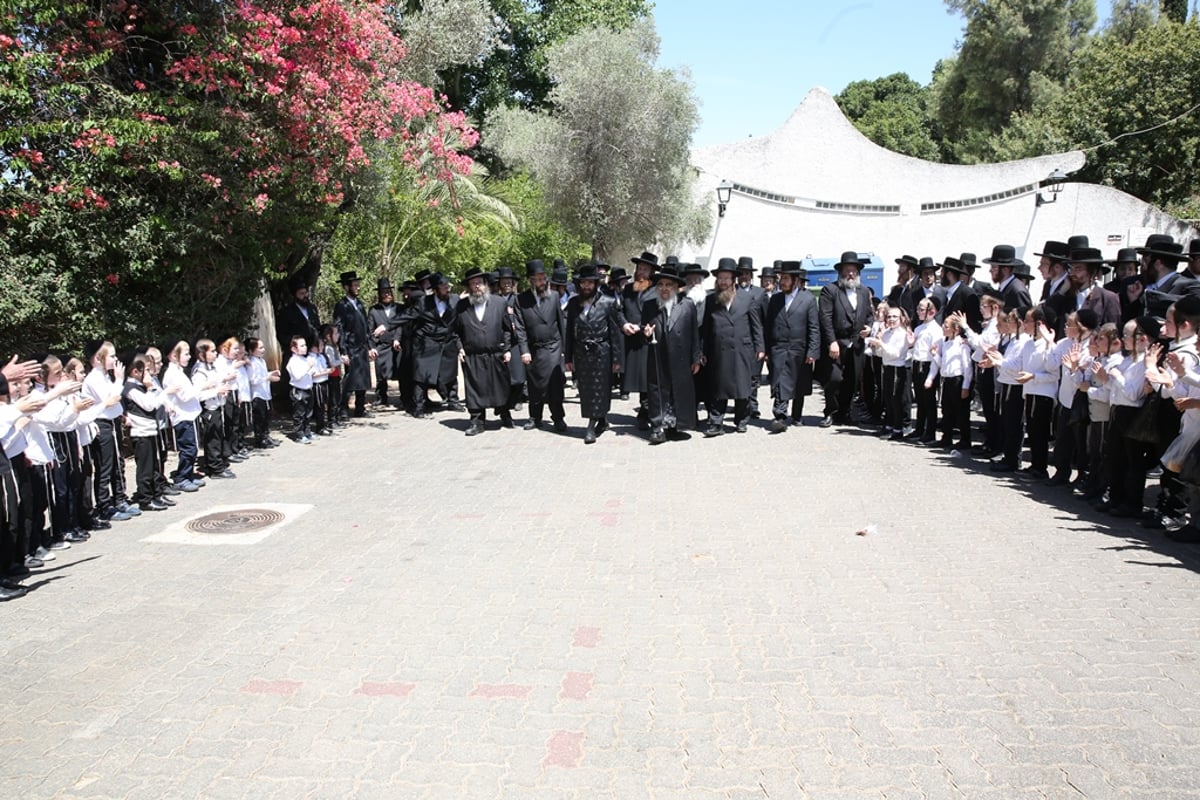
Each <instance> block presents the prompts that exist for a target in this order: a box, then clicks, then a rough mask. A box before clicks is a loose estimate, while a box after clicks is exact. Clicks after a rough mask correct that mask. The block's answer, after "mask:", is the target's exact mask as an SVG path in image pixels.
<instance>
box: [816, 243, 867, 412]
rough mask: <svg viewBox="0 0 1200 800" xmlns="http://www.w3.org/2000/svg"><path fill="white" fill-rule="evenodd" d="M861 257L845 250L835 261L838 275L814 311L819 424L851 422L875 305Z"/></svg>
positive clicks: (823, 289)
mask: <svg viewBox="0 0 1200 800" xmlns="http://www.w3.org/2000/svg"><path fill="white" fill-rule="evenodd" d="M862 266H863V261H862V260H861V259H860V258H859V257H858V253H856V252H854V251H853V250H847V251H846V252H844V253H842V258H841V260H840V261H838V263H837V264H835V265H834V268H835V269H836V270H837V273H838V279H837V281H836V282H835V283H828V284H826V285H825V286H824V287H822V288H821V299H820V302H819V303H818V304H817V313H818V316H819V317H820V320H821V363H820V364H819V366H818V372H819V373H820V374H821V375H822V376H823V377H824V379H825V415H824V418H823V419H822V420H821V427H822V428H828V427H829V426H830V425H833V424H834V423H835V422H836V423H838V424H839V425H846V424H849V423H850V404H851V402H852V401H853V400H854V394H855V392H857V391H858V382H859V380H860V378H861V376H862V368H863V355H864V352H865V345H864V341H863V340H864V337H865V336H867V335H869V333H870V328H871V320H872V319H873V318H874V315H875V309H874V307H873V306H872V305H871V293H870V291H868V290H867V287H865V286H863V285H862V282H861V281H860V280H859V275H860V274H861V272H862Z"/></svg>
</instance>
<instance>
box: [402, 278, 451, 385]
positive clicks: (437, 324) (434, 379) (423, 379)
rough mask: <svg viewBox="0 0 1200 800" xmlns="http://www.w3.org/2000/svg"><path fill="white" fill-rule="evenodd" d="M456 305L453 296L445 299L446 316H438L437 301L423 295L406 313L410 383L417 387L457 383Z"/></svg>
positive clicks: (434, 298)
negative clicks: (410, 348) (410, 347)
mask: <svg viewBox="0 0 1200 800" xmlns="http://www.w3.org/2000/svg"><path fill="white" fill-rule="evenodd" d="M456 304H457V301H456V300H455V298H454V297H448V298H446V313H445V314H438V310H437V298H436V297H434V296H433V295H426V296H424V297H422V298H420V299H419V300H417V301H416V303H415V304H414V305H413V307H412V308H411V309H409V310H408V311H407V312H406V316H407V317H408V318H409V319H411V324H412V342H413V358H412V361H413V382H414V383H416V384H418V385H420V386H446V385H447V384H450V383H455V382H457V381H458V337H457V336H456V335H455V333H454V318H455V316H456V314H455V306H456Z"/></svg>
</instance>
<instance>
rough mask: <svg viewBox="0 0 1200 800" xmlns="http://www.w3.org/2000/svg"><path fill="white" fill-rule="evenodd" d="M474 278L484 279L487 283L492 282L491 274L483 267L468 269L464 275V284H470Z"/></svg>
mask: <svg viewBox="0 0 1200 800" xmlns="http://www.w3.org/2000/svg"><path fill="white" fill-rule="evenodd" d="M474 278H483V279H484V280H485V281H489V282H490V281H491V273H489V272H487V271H485V270H484V269H483V268H482V267H468V268H467V271H466V272H465V273H463V278H462V282H463V283H464V284H466V283H470V282H471V281H472V280H473V279H474Z"/></svg>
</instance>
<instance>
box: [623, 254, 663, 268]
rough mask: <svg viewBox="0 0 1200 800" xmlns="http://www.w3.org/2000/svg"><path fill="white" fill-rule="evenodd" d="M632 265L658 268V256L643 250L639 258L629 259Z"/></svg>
mask: <svg viewBox="0 0 1200 800" xmlns="http://www.w3.org/2000/svg"><path fill="white" fill-rule="evenodd" d="M629 260H630V261H632V262H633V263H634V264H649V265H650V266H652V267H655V268H657V267H658V256H656V255H654V253H651V252H650V251H649V250H643V251H642V254H641V255H640V256H634V257H633V258H631V259H629Z"/></svg>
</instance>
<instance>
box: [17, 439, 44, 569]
mask: <svg viewBox="0 0 1200 800" xmlns="http://www.w3.org/2000/svg"><path fill="white" fill-rule="evenodd" d="M12 467H13V480H14V481H15V482H16V485H17V507H16V520H17V533H16V546H15V551H16V553H17V554H18V555H19V557H20V559H21V562H22V563H23V562H24V559H25V556H27V555H29V554H31V553H32V552H33V551H34V550H37V548H38V545H36V544H31V540H32V539H33V506H34V503H33V467H32V466H30V465H29V461H28V460H26V458H25V454H24V453H18V454H17V455H16V456H14V457H13V459H12Z"/></svg>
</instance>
